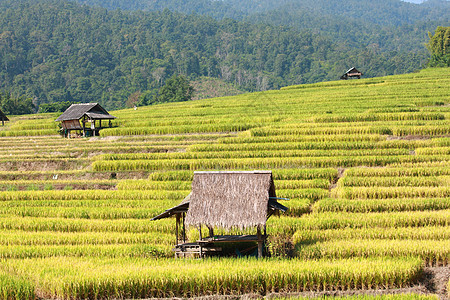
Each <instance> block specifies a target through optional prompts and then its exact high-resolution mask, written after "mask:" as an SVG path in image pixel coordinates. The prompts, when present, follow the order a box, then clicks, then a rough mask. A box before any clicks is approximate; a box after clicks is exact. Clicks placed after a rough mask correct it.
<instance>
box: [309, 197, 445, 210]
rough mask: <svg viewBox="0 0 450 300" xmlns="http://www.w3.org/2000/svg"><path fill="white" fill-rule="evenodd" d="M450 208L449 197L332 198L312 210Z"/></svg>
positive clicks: (318, 203)
mask: <svg viewBox="0 0 450 300" xmlns="http://www.w3.org/2000/svg"><path fill="white" fill-rule="evenodd" d="M443 209H445V210H446V209H450V201H448V198H389V199H351V200H348V199H332V198H325V199H321V200H319V201H317V202H316V203H314V205H313V207H312V211H313V212H315V213H321V212H355V213H369V212H395V211H426V210H443Z"/></svg>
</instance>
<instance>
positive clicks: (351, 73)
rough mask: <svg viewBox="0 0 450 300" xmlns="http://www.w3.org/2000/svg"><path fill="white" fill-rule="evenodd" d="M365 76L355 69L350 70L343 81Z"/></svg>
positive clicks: (343, 77)
mask: <svg viewBox="0 0 450 300" xmlns="http://www.w3.org/2000/svg"><path fill="white" fill-rule="evenodd" d="M363 75H364V74H363V73H361V72H360V71H358V70H357V69H356V68H355V67H353V68H350V69H348V71H347V72H345V73H344V75H342V76H341V79H349V78H358V79H360V78H361V76H363Z"/></svg>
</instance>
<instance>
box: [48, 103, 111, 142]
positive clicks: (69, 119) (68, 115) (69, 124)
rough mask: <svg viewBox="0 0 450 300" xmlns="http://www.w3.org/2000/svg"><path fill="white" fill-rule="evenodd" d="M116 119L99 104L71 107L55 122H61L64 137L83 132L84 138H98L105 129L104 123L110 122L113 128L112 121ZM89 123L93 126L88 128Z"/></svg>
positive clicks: (83, 104)
mask: <svg viewBox="0 0 450 300" xmlns="http://www.w3.org/2000/svg"><path fill="white" fill-rule="evenodd" d="M115 118H116V117H114V116H112V115H110V114H109V113H108V112H107V111H106V110H105V109H104V108H103V107H101V106H100V104H98V103H79V104H72V105H71V106H69V108H68V109H66V111H65V112H64V113H63V114H62V115H60V116H59V117H58V119H56V120H55V121H56V122H61V127H62V130H63V131H64V137H70V132H71V131H82V132H83V136H89V135H92V136H96V135H98V133H99V131H100V129H102V128H103V127H102V121H106V120H108V121H109V127H111V120H113V119H115ZM80 121H81V124H82V125H81V124H80ZM97 121H98V122H97ZM88 122H89V123H91V124H90V126H89V127H86V123H88ZM103 124H104V123H103Z"/></svg>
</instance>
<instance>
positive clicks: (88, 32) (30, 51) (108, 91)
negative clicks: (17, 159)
mask: <svg viewBox="0 0 450 300" xmlns="http://www.w3.org/2000/svg"><path fill="white" fill-rule="evenodd" d="M280 9H282V8H281V7H280ZM286 9H287V10H288V12H289V7H287V8H286V7H285V8H284V11H283V12H282V11H280V13H278V12H276V13H275V14H276V17H273V18H272V17H271V16H269V15H268V16H267V17H262V18H263V19H264V20H261V22H268V20H267V18H269V19H271V20H272V19H273V20H272V21H271V22H272V23H273V24H272V25H270V24H261V22H260V21H258V18H259V17H255V18H256V21H254V22H253V21H252V22H250V21H235V20H231V19H221V20H215V19H212V18H210V17H205V16H199V15H183V14H179V13H175V12H170V11H169V10H164V11H163V12H148V13H144V12H124V11H121V10H117V11H107V10H106V9H104V8H93V7H89V6H86V5H84V6H83V5H79V4H76V3H74V2H67V1H63V0H38V1H31V0H20V1H12V0H5V1H1V2H0V53H1V55H0V89H2V90H6V91H11V92H12V93H13V94H15V95H26V96H28V97H31V98H33V99H34V101H35V104H37V105H39V104H41V103H49V102H55V101H78V102H100V103H101V104H102V105H104V106H105V107H106V108H109V109H114V108H123V107H124V106H125V103H126V101H127V99H128V97H129V96H130V95H133V94H135V93H136V92H144V91H147V90H157V89H158V88H159V87H160V86H161V85H162V84H164V82H165V80H166V79H167V78H170V77H171V76H172V74H174V73H181V74H184V75H186V76H188V77H189V78H190V79H192V80H194V81H195V80H198V79H199V78H201V77H203V76H208V77H214V78H218V79H220V80H221V81H222V82H223V81H224V82H227V83H229V84H234V85H236V86H237V87H238V89H240V90H245V91H260V90H268V89H276V88H279V87H282V86H286V85H292V84H301V83H312V82H319V81H324V80H333V79H337V78H339V76H340V75H342V73H343V72H345V70H347V69H348V68H350V67H351V66H357V67H358V69H361V70H362V71H363V72H364V74H365V76H366V77H373V76H382V75H387V74H399V73H406V72H411V71H414V70H417V69H419V68H421V67H422V65H423V64H424V63H425V61H426V59H427V57H428V56H429V55H428V53H427V52H426V50H425V48H424V47H423V43H424V42H425V41H426V40H427V37H426V32H427V30H432V29H433V28H435V25H436V24H435V23H434V21H433V22H431V23H426V24H423V26H421V27H420V26H419V27H408V26H406V27H404V28H403V27H402V28H400V29H395V30H391V29H389V28H387V29H386V28H380V27H379V26H375V27H373V26H372V24H369V25H367V24H365V25H364V24H363V26H362V27H361V28H362V29H364V28H369V29H370V30H369V29H368V30H369V31H367V32H365V31H364V30H363V31H361V30H359V29H358V28H359V27H358V26H350V27H351V28H349V27H348V26H349V24H353V23H352V22H354V21H352V22H349V21H348V20H347V19H345V20H337V19H336V18H332V19H329V20H328V21H326V20H325V19H323V20H322V21H321V24H322V25H321V26H319V27H317V28H320V29H321V30H323V34H322V33H318V32H315V31H312V30H310V28H311V26H313V27H314V26H316V25H317V24H318V21H319V19H317V14H311V12H307V13H306V12H305V16H306V17H308V18H309V17H310V16H311V17H312V16H314V18H313V20H312V21H311V22H310V24H309V25H308V26H306V27H305V26H303V25H304V24H303V23H302V24H298V23H296V22H294V20H296V19H295V16H293V15H290V14H289V13H288V12H286ZM293 11H295V10H293ZM302 11H303V10H302ZM302 11H299V12H300V13H301V12H302ZM284 16H285V17H286V18H284ZM280 17H281V18H280ZM308 18H306V19H308ZM297 19H298V18H297ZM249 20H250V19H249ZM291 21H292V22H291ZM342 22H344V23H346V25H345V26H343V24H342ZM436 22H437V21H436ZM324 23H325V24H328V25H327V26H325V24H324ZM286 24H287V25H289V26H290V27H286V26H283V27H280V26H279V25H286ZM341 25H342V26H341ZM440 25H444V24H440ZM324 26H325V27H327V28H328V29H326V28H325V27H324ZM331 28H334V29H331ZM187 29H188V30H187ZM398 30H400V31H401V34H400V33H399V31H398ZM337 32H346V33H345V34H343V33H340V34H338V33H337Z"/></svg>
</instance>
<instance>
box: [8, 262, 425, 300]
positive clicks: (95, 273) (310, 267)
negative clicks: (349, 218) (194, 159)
mask: <svg viewBox="0 0 450 300" xmlns="http://www.w3.org/2000/svg"><path fill="white" fill-rule="evenodd" d="M4 268H5V269H6V270H9V269H15V270H17V272H18V273H21V274H24V275H26V276H27V277H28V278H30V280H31V281H32V282H36V284H37V285H38V286H37V289H39V291H40V293H42V294H43V295H46V297H47V298H50V297H53V298H76V299H80V298H82V299H85V298H90V299H104V298H122V297H123V298H152V297H173V296H177V297H193V296H201V295H210V294H212V295H229V294H237V295H239V294H244V293H258V294H262V295H265V294H269V293H272V292H301V291H310V290H312V291H324V290H349V289H360V288H369V289H372V288H381V287H384V288H399V287H405V286H408V285H410V284H411V283H413V282H415V281H416V280H417V279H418V278H419V276H420V275H421V272H422V261H421V260H420V259H417V258H398V259H346V260H337V261H329V260H319V261H306V262H305V261H302V260H298V259H293V260H276V259H274V260H270V259H264V260H255V259H208V260H202V261H196V260H184V261H183V260H177V261H174V260H173V259H158V260H154V259H144V258H120V257H118V258H115V259H108V258H83V257H82V258H75V257H52V258H39V259H33V260H8V261H6V262H5V263H4ZM355 270H358V271H357V272H355ZM62 274H64V276H61V275H62ZM41 276H45V277H46V278H47V279H48V280H45V281H41V280H39V279H40V277H41Z"/></svg>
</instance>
